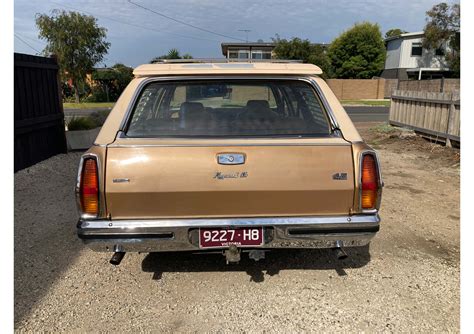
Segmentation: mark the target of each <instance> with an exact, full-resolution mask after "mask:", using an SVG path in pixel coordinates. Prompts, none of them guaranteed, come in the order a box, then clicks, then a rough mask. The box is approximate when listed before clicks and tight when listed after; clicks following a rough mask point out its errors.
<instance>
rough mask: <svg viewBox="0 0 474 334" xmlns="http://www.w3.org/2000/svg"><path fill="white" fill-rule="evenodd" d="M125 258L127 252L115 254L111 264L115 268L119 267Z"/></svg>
mask: <svg viewBox="0 0 474 334" xmlns="http://www.w3.org/2000/svg"><path fill="white" fill-rule="evenodd" d="M124 256H125V252H115V253H114V255H112V258H111V259H110V263H111V264H113V265H114V266H118V265H119V264H120V262H122V259H123V257H124Z"/></svg>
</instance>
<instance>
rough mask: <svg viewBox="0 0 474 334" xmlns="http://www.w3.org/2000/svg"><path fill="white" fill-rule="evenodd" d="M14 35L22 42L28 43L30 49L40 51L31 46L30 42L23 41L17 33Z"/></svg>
mask: <svg viewBox="0 0 474 334" xmlns="http://www.w3.org/2000/svg"><path fill="white" fill-rule="evenodd" d="M14 35H15V37H16V38H18V39H19V40H20V41H22V42H23V43H24V44H26V45H28V46H29V47H30V48H31V49H33V50H35V51H36V52H37V53H41V51H38V50H37V49H36V48H34V47H32V46H31V44H29V43H27V42H26V41H24V40H23V39H22V38H21V37H20V36H18V35H17V34H15V33H14Z"/></svg>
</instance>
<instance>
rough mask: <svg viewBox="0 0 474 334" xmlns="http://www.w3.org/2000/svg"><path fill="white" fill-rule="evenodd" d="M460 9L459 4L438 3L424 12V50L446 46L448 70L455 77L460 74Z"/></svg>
mask: <svg viewBox="0 0 474 334" xmlns="http://www.w3.org/2000/svg"><path fill="white" fill-rule="evenodd" d="M460 13H461V7H460V5H459V4H452V5H451V6H449V5H448V4H447V3H445V2H442V3H439V4H437V5H435V6H433V8H431V10H429V11H427V12H426V16H427V18H426V20H427V23H426V25H425V29H424V32H425V37H424V39H423V46H424V47H425V48H426V49H439V48H443V47H444V46H448V47H449V49H450V52H446V53H445V57H446V61H447V63H448V66H449V68H450V69H451V70H452V71H453V72H454V74H455V75H456V76H458V77H459V76H460V74H461V36H460V35H461V32H460V28H461V17H460Z"/></svg>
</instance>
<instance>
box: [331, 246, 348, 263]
mask: <svg viewBox="0 0 474 334" xmlns="http://www.w3.org/2000/svg"><path fill="white" fill-rule="evenodd" d="M334 251H335V252H336V257H337V259H338V260H344V259H347V257H348V255H347V253H346V252H345V251H344V248H334Z"/></svg>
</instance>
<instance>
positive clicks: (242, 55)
mask: <svg viewBox="0 0 474 334" xmlns="http://www.w3.org/2000/svg"><path fill="white" fill-rule="evenodd" d="M239 59H249V51H246V50H240V51H239Z"/></svg>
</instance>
